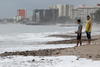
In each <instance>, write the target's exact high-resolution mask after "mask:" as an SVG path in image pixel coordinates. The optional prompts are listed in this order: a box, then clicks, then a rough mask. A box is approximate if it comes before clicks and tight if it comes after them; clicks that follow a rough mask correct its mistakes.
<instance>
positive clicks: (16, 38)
mask: <svg viewBox="0 0 100 67" xmlns="http://www.w3.org/2000/svg"><path fill="white" fill-rule="evenodd" d="M84 29H85V27H83V32H84ZM76 30H77V26H68V27H67V26H66V27H65V26H64V27H61V26H59V25H58V26H57V25H35V26H34V25H23V24H0V52H5V51H17V50H20V51H21V50H22V51H24V50H35V49H50V48H53V49H54V48H66V47H74V46H75V44H69V45H66V44H60V45H55V44H50V45H47V44H45V43H46V42H48V41H58V40H67V39H70V38H58V37H47V36H48V35H52V34H71V35H75V34H74V32H75V31H76ZM92 34H93V35H98V34H100V28H99V25H93V32H92ZM84 35H85V33H84Z"/></svg>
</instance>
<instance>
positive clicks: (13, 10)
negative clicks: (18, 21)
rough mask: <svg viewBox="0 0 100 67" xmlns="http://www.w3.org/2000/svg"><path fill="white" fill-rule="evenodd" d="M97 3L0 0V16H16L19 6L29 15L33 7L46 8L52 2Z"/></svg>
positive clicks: (85, 0) (60, 0)
mask: <svg viewBox="0 0 100 67" xmlns="http://www.w3.org/2000/svg"><path fill="white" fill-rule="evenodd" d="M97 3H100V0H0V18H4V17H13V16H16V15H17V9H19V8H25V9H27V10H28V15H31V14H32V10H33V9H35V8H47V7H48V6H49V5H54V4H72V5H81V4H86V5H96V4H97Z"/></svg>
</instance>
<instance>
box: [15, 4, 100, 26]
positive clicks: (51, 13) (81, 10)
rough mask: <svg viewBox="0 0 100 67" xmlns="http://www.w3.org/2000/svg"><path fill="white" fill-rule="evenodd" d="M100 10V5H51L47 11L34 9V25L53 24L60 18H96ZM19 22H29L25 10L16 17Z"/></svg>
mask: <svg viewBox="0 0 100 67" xmlns="http://www.w3.org/2000/svg"><path fill="white" fill-rule="evenodd" d="M99 9H100V5H99V4H98V5H96V6H85V5H82V6H79V7H75V6H73V5H51V6H49V7H48V8H47V9H34V10H33V15H32V21H33V23H36V24H37V23H42V22H53V21H56V20H59V19H58V18H62V17H63V18H65V19H67V18H70V19H72V20H74V19H76V18H81V19H82V20H83V21H84V20H86V16H87V15H91V16H92V17H94V13H95V12H96V11H97V10H99ZM16 19H17V21H19V20H26V19H27V20H28V18H27V11H26V10H25V9H19V10H18V15H17V16H16Z"/></svg>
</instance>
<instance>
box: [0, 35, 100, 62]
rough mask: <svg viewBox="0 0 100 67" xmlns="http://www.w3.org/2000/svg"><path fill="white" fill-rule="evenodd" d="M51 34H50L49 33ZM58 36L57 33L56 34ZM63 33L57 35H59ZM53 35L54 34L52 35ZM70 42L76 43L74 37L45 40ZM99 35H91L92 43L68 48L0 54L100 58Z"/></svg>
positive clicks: (2, 55)
mask: <svg viewBox="0 0 100 67" xmlns="http://www.w3.org/2000/svg"><path fill="white" fill-rule="evenodd" d="M50 36H52V35H50ZM57 36H58V35H57ZM61 36H63V37H64V35H59V36H58V37H61ZM65 36H66V37H72V38H73V37H75V36H70V35H69V36H68V35H65ZM53 37H54V36H53ZM84 38H85V37H83V41H84V42H86V41H87V40H86V39H84ZM52 43H53V44H55V45H57V44H59V43H60V44H62V43H63V44H66V45H67V44H68V43H69V44H72V43H76V40H75V39H71V40H61V41H51V43H50V42H47V44H52ZM99 44H100V36H99V35H96V36H93V39H92V45H83V46H79V47H70V48H56V49H44V50H32V51H16V52H5V53H1V54H0V56H1V57H4V56H12V55H22V56H72V55H73V56H79V58H88V59H93V60H100V52H99V51H100V49H99V48H100V45H99Z"/></svg>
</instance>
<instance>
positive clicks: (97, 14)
mask: <svg viewBox="0 0 100 67" xmlns="http://www.w3.org/2000/svg"><path fill="white" fill-rule="evenodd" d="M94 20H95V21H96V22H98V23H100V9H99V10H97V11H96V12H95V13H94Z"/></svg>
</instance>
